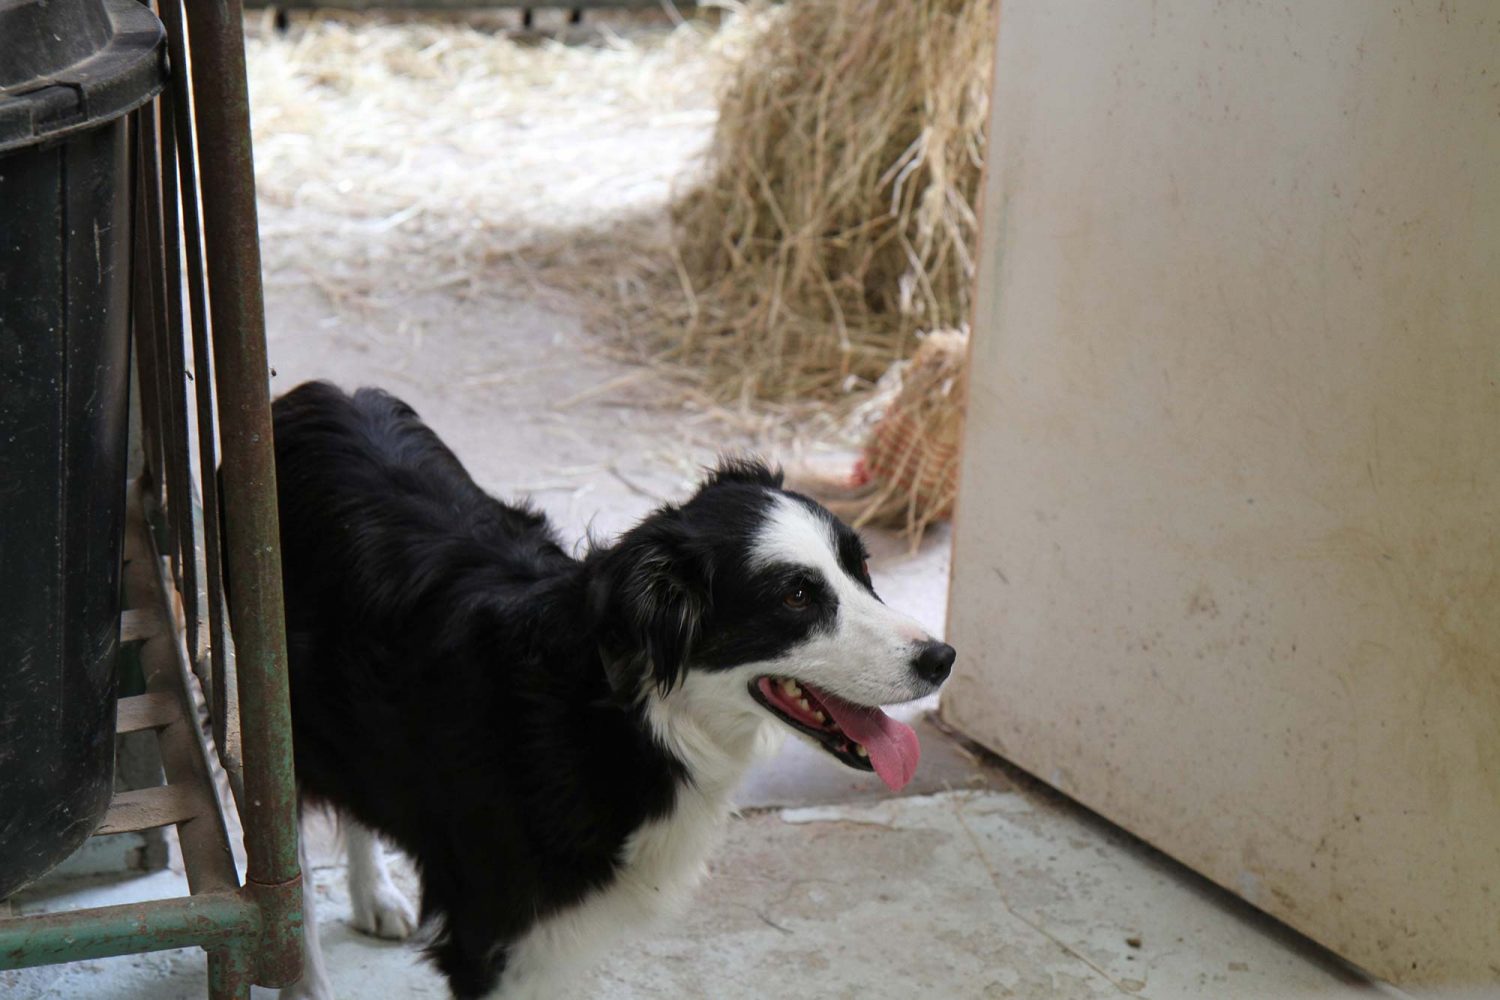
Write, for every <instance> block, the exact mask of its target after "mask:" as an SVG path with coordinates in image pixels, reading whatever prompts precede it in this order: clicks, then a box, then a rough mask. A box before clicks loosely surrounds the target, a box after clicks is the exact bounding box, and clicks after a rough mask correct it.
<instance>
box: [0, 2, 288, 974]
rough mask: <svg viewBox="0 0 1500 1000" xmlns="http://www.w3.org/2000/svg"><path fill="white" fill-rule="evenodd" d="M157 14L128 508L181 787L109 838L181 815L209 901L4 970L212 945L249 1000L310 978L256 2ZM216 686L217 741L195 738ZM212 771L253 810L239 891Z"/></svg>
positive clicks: (93, 930) (3, 948) (114, 927)
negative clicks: (265, 273) (250, 32)
mask: <svg viewBox="0 0 1500 1000" xmlns="http://www.w3.org/2000/svg"><path fill="white" fill-rule="evenodd" d="M153 6H154V7H155V8H156V10H157V13H158V15H159V16H160V17H161V19H162V21H163V23H164V24H165V26H166V29H167V38H168V49H167V55H168V60H169V68H170V85H169V87H168V88H167V90H166V91H164V92H163V94H162V95H161V96H160V97H159V98H157V99H156V100H155V101H154V102H152V103H151V104H148V105H146V106H145V107H144V108H142V109H141V110H140V111H138V112H135V127H134V134H133V140H134V146H135V158H134V166H135V173H136V179H135V188H134V190H133V192H132V194H133V198H134V203H135V210H134V228H135V233H134V240H135V243H134V247H135V253H134V255H133V256H134V261H133V271H134V277H133V284H132V304H131V309H132V331H133V337H134V350H135V358H136V363H137V374H138V387H139V393H140V395H139V398H140V402H141V414H142V421H141V422H142V439H143V441H142V443H143V446H144V451H145V455H146V472H145V473H144V474H143V476H142V478H141V481H140V482H139V483H138V484H136V488H135V496H134V497H133V502H132V514H131V518H130V528H129V531H130V533H131V537H130V538H129V539H127V552H128V553H133V557H132V558H131V559H130V561H129V563H128V565H127V571H126V591H127V600H128V601H133V602H134V605H135V606H134V607H132V609H131V610H130V611H128V612H127V615H126V618H127V619H130V621H128V622H127V624H126V626H125V628H124V629H123V631H124V632H125V633H127V634H126V635H125V638H126V639H130V640H132V641H139V642H141V643H142V646H141V661H142V665H143V669H144V670H145V672H146V675H147V683H148V693H147V694H146V695H144V696H139V697H138V698H135V699H127V700H122V703H121V708H120V718H121V720H122V728H126V727H124V720H125V719H126V717H127V715H128V716H129V717H130V718H131V720H133V721H132V723H131V725H132V726H134V727H135V728H141V729H144V728H151V729H155V730H156V731H157V734H158V742H159V745H160V747H161V750H162V758H163V764H164V770H165V772H166V777H167V781H168V784H167V785H166V786H163V787H161V788H160V789H158V790H153V791H148V792H146V793H129V794H131V795H133V796H134V798H132V799H131V800H130V801H129V802H128V803H125V802H122V801H121V800H122V799H123V798H124V796H120V797H117V799H116V806H117V807H119V808H118V809H116V808H112V810H111V813H110V816H116V815H117V814H118V815H121V816H124V815H127V814H128V815H129V816H132V817H134V820H133V822H134V823H135V824H136V825H134V826H129V825H121V824H122V823H125V821H124V820H121V821H120V822H119V823H115V824H113V825H112V824H111V821H110V818H109V817H106V821H105V827H106V828H108V829H107V830H106V832H109V831H112V830H115V829H139V828H143V827H144V826H152V825H157V826H159V825H165V824H167V823H175V824H176V826H177V829H178V834H179V840H180V842H181V844H182V853H183V860H184V863H185V866H186V868H187V874H188V883H189V889H190V892H191V895H188V896H184V897H179V898H175V899H163V900H154V901H149V902H143V903H135V904H129V905H124V906H108V907H97V908H93V909H86V910H77V911H70V912H65V913H53V914H46V915H41V916H13V917H5V916H0V969H7V968H19V967H25V966H34V965H48V964H53V963H58V962H71V961H80V960H84V959H97V958H103V957H107V956H113V955H124V954H134V953H140V952H146V951H159V950H163V949H168V948H182V947H194V946H196V947H201V948H203V949H205V950H206V951H207V952H208V962H209V969H208V971H209V993H210V996H211V997H212V998H214V1000H231V998H234V1000H242V998H248V996H249V990H250V985H251V984H252V983H254V984H256V985H261V986H267V987H278V986H284V985H288V984H290V983H292V982H295V981H296V980H297V979H298V978H299V977H300V976H301V962H302V954H301V921H302V874H301V872H300V870H299V867H298V852H297V836H298V832H297V809H296V789H295V783H294V777H293V771H292V743H291V740H292V733H291V713H290V703H289V696H288V689H287V670H286V632H285V619H284V615H283V607H282V590H281V559H280V533H279V529H278V524H277V510H276V480H275V461H274V453H273V451H272V442H271V418H270V389H269V380H268V366H267V363H266V345H265V313H264V304H263V298H262V289H261V272H260V245H259V238H258V227H257V221H256V206H255V183H254V172H253V163H252V159H251V149H250V117H249V101H248V94H247V86H246V76H245V55H244V40H243V34H242V28H241V4H240V0H156V2H155V3H154V5H153ZM189 66H190V67H191V78H189V74H188V73H187V72H185V71H184V70H185V68H186V67H189ZM184 299H186V302H187V309H186V314H184V308H183V305H184ZM189 345H190V346H189ZM192 373H195V374H192ZM210 373H211V374H210ZM189 379H191V380H192V382H193V383H194V386H193V390H192V391H191V392H189V390H188V380H189ZM190 425H191V426H190ZM193 429H195V430H196V436H197V449H196V453H195V452H194V451H193V450H192V449H191V445H192V441H191V439H192V437H193V434H192V430H193ZM216 446H217V447H216ZM216 452H217V459H216ZM195 459H196V468H195V466H194V462H195ZM216 468H217V469H218V470H219V471H218V472H217V475H216ZM221 512H222V524H220V519H221V518H220V514H221ZM148 520H155V522H156V523H157V525H158V528H159V530H158V531H156V532H151V531H148V530H147V529H146V523H147V521H148ZM221 539H222V551H221ZM221 580H222V585H221ZM226 596H227V603H228V606H227V608H226V607H225V598H226ZM132 616H134V618H132ZM226 618H227V619H228V621H232V622H233V623H234V625H235V627H234V629H233V632H232V634H233V643H232V644H231V643H229V642H227V641H226V632H227V630H226ZM198 687H201V689H202V692H203V693H202V696H201V701H202V702H203V703H206V705H207V706H208V712H209V717H210V720H211V723H212V739H209V738H207V737H206V736H205V734H204V732H203V730H202V728H201V727H200V725H199V724H198V714H197V713H198V707H197V706H198V704H199V700H200V697H199V696H198V694H197V692H196V691H195V688H198ZM126 701H130V702H132V703H133V704H130V705H127V704H126ZM214 758H216V759H217V763H218V764H219V765H222V768H223V773H224V774H225V775H226V776H227V778H228V781H227V784H228V785H229V786H230V788H231V790H232V792H233V793H234V798H235V800H236V802H237V803H238V808H237V810H236V811H237V812H238V815H239V819H240V824H241V826H242V828H243V830H244V840H245V857H246V866H245V879H244V882H243V884H241V883H240V882H239V877H238V873H237V871H236V869H235V865H234V861H233V856H232V854H231V850H230V844H229V840H228V834H227V826H226V823H225V816H224V813H223V812H222V811H221V807H222V806H221V804H222V797H221V796H219V795H218V794H217V793H216V791H215V787H214V780H213V772H214ZM126 805H128V806H129V808H125V807H126Z"/></svg>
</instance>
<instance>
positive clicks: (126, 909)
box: [0, 892, 261, 969]
mask: <svg viewBox="0 0 1500 1000" xmlns="http://www.w3.org/2000/svg"><path fill="white" fill-rule="evenodd" d="M260 929H261V916H260V910H259V909H258V908H257V907H256V906H255V905H254V904H253V903H252V902H250V901H248V900H246V899H243V898H241V896H240V895H239V893H237V892H210V893H203V894H201V895H197V896H183V897H181V898H178V899H162V900H153V901H152V902H149V903H127V904H123V905H120V906H99V907H94V908H92V909H87V910H64V911H62V912H59V913H48V914H43V915H36V916H24V917H15V918H12V919H8V920H3V921H0V969H22V968H26V967H27V966H32V965H53V964H55V963H57V962H80V961H84V960H86V959H96V958H109V957H111V956H114V955H135V954H139V953H141V952H145V951H165V950H167V949H169V948H190V947H196V946H203V947H210V946H213V945H217V944H220V943H223V942H232V941H246V940H254V939H255V937H256V936H257V935H258V934H259V933H260Z"/></svg>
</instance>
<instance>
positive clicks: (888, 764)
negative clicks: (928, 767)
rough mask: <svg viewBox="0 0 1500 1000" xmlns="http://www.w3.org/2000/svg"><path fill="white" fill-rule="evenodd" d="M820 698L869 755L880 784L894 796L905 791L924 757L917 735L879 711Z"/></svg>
mask: <svg viewBox="0 0 1500 1000" xmlns="http://www.w3.org/2000/svg"><path fill="white" fill-rule="evenodd" d="M818 698H819V700H821V701H822V702H823V705H824V706H825V707H826V708H827V709H828V713H829V714H830V715H832V716H833V721H834V722H836V723H838V726H839V728H840V729H842V730H843V731H844V735H846V736H848V737H849V738H850V739H851V740H854V741H855V742H856V743H858V744H860V745H861V746H863V747H864V748H865V750H866V752H868V753H869V755H870V763H871V764H873V765H874V767H875V773H876V774H878V775H880V780H881V781H884V782H885V783H886V785H888V786H889V787H890V789H891V791H893V792H899V791H900V790H901V789H902V788H905V787H906V783H907V782H908V781H910V780H911V777H912V775H914V774H916V773H917V761H918V760H919V759H920V758H921V756H922V746H921V744H920V743H918V742H917V734H916V731H915V730H913V729H912V728H911V726H908V725H906V724H905V723H902V722H897V721H896V720H895V719H893V718H891V717H890V716H889V715H886V714H885V713H884V712H882V711H881V710H880V709H878V708H865V707H864V706H863V705H855V704H852V703H850V702H847V701H843V700H842V699H839V698H835V697H833V696H832V695H828V694H824V693H823V692H821V691H819V692H818Z"/></svg>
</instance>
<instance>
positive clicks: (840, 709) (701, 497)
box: [589, 461, 954, 788]
mask: <svg viewBox="0 0 1500 1000" xmlns="http://www.w3.org/2000/svg"><path fill="white" fill-rule="evenodd" d="M590 568H591V572H590V578H589V579H590V583H589V586H590V604H591V607H592V608H593V612H594V618H595V624H596V627H597V629H598V634H599V635H600V637H601V640H600V643H601V652H602V654H603V659H604V662H605V669H606V671H607V673H608V674H609V677H610V683H611V686H612V687H613V688H614V689H615V691H616V692H617V693H618V694H620V695H622V696H624V697H626V698H632V699H633V698H635V697H638V696H641V697H653V698H657V699H661V700H663V701H665V702H674V701H675V703H676V704H678V705H684V706H689V707H690V708H691V710H693V711H696V712H697V713H698V714H699V715H700V716H704V717H707V716H710V715H712V716H716V717H717V720H716V721H717V723H718V724H726V725H731V726H732V725H734V724H735V723H736V722H739V721H746V722H750V723H759V722H762V721H764V720H765V719H766V717H767V715H769V716H770V717H773V718H775V719H776V720H778V721H780V722H781V723H782V724H784V725H786V726H788V727H790V728H791V729H792V730H794V731H796V732H797V733H799V734H801V735H802V736H804V737H806V738H807V739H809V740H811V741H812V742H814V743H815V744H816V745H818V746H820V747H822V748H823V749H824V750H826V751H827V752H828V753H830V754H832V755H833V756H834V757H835V758H837V759H838V760H840V761H842V762H843V763H845V764H847V765H848V766H850V767H854V768H859V769H861V770H867V771H868V770H874V771H876V772H877V773H878V774H879V775H880V777H881V778H882V779H884V780H885V782H886V783H887V784H888V785H890V786H891V787H893V788H899V787H900V786H901V785H904V784H905V783H906V782H907V781H908V780H910V778H911V775H912V772H913V771H914V770H915V769H916V763H917V755H918V746H917V739H916V734H915V733H913V732H912V730H911V729H910V727H907V726H905V725H903V724H902V723H900V722H897V721H895V720H894V719H891V718H890V717H888V716H887V715H885V714H884V713H883V712H881V711H880V709H879V706H881V705H887V704H891V703H894V702H903V701H910V700H912V699H914V698H920V697H922V696H923V695H927V694H930V693H931V692H933V691H935V690H937V688H938V686H939V685H941V684H942V683H943V681H944V680H945V679H946V678H947V676H948V671H949V669H950V668H951V667H952V664H953V657H954V653H953V648H952V647H951V646H948V645H946V644H944V643H942V642H939V641H937V640H936V639H934V638H932V636H930V635H929V634H928V633H927V631H926V630H925V629H924V628H922V626H920V625H918V624H917V623H916V622H915V621H913V620H912V619H910V618H908V617H906V616H905V615H902V614H900V613H898V612H896V611H893V610H892V609H890V608H888V607H886V606H885V604H884V603H882V602H881V600H880V598H879V597H877V596H876V594H875V589H874V587H873V586H872V585H871V582H870V572H869V566H868V564H867V562H866V558H865V547H864V543H863V542H862V541H861V540H860V538H859V536H858V535H857V534H855V533H854V531H853V530H851V529H850V528H849V527H848V526H847V525H845V524H843V523H842V522H841V521H839V520H838V519H837V518H836V517H834V516H833V515H832V514H831V513H829V512H828V511H827V510H826V509H824V508H823V507H821V506H820V505H818V504H817V503H815V502H813V501H812V500H809V499H808V498H807V497H804V496H800V495H798V494H796V493H791V492H788V491H785V490H783V489H782V480H781V475H780V473H777V472H772V471H771V470H769V469H768V468H767V467H766V466H764V465H762V464H760V463H758V462H748V461H741V462H728V463H725V464H724V465H721V466H720V468H719V469H718V470H717V471H715V472H714V473H713V474H712V475H711V476H710V477H709V478H708V479H707V481H705V482H704V483H703V485H702V486H701V487H700V488H699V489H698V492H697V493H696V494H695V495H694V496H693V497H692V498H691V499H690V500H688V501H687V502H686V503H684V504H682V505H680V506H668V507H663V508H661V509H659V510H657V511H656V512H655V513H653V514H652V515H650V516H649V517H647V518H646V519H645V520H644V521H642V522H641V523H640V524H639V525H637V526H636V527H635V528H633V529H632V530H631V531H629V532H627V533H626V534H625V536H624V537H623V538H621V539H620V541H619V543H618V544H616V545H615V546H613V547H611V548H609V549H607V550H602V551H599V552H597V553H595V555H594V556H593V557H591V559H590Z"/></svg>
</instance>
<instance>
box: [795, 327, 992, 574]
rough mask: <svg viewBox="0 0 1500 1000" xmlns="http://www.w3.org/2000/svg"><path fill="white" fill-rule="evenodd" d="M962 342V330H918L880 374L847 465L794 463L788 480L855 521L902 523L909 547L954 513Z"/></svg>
mask: <svg viewBox="0 0 1500 1000" xmlns="http://www.w3.org/2000/svg"><path fill="white" fill-rule="evenodd" d="M968 348H969V338H968V334H966V333H964V332H963V331H960V330H944V331H938V332H935V333H931V334H927V335H926V336H924V337H922V338H921V341H920V344H919V346H918V347H917V350H916V353H915V354H914V355H913V356H912V357H911V359H910V360H908V361H902V362H898V363H897V364H896V365H895V366H893V367H892V368H891V370H890V372H888V373H887V375H886V376H885V377H884V378H883V379H882V380H881V382H882V387H883V389H884V391H883V392H882V393H881V395H882V396H884V397H886V398H885V400H884V402H883V404H882V405H881V406H880V407H879V409H880V414H881V415H880V416H879V418H878V419H877V420H876V421H875V423H874V426H873V427H872V428H871V430H870V431H869V433H868V435H867V437H866V439H865V443H864V448H863V451H862V453H861V457H860V460H859V461H858V463H856V464H855V466H854V469H853V470H852V472H847V473H828V472H820V471H817V470H814V469H811V468H808V467H803V468H794V469H793V470H792V471H791V472H790V473H789V480H790V485H791V486H792V487H793V488H795V489H797V490H799V491H801V492H803V493H807V494H808V495H810V496H813V497H815V498H817V499H818V500H820V501H822V503H823V504H824V505H825V506H827V507H828V508H829V509H830V510H832V511H833V512H834V513H836V514H838V515H839V516H840V517H842V518H844V519H845V520H847V521H849V522H850V523H851V524H852V525H854V527H856V528H861V527H864V526H866V525H870V526H874V527H883V528H895V529H898V530H900V531H901V532H902V533H903V534H905V535H906V536H907V537H908V538H910V539H911V543H912V546H913V547H914V548H915V547H916V546H917V545H918V544H920V543H921V541H922V535H923V533H924V532H925V531H926V530H927V528H928V527H929V526H931V525H932V524H933V523H934V522H935V521H941V520H946V519H948V518H950V517H952V516H953V501H954V498H955V497H956V496H957V495H958V465H959V461H958V460H959V445H960V437H961V434H962V431H963V414H964V406H965V402H966V395H967V380H966V377H965V373H966V370H967V365H968Z"/></svg>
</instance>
